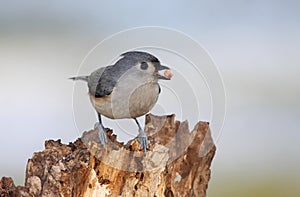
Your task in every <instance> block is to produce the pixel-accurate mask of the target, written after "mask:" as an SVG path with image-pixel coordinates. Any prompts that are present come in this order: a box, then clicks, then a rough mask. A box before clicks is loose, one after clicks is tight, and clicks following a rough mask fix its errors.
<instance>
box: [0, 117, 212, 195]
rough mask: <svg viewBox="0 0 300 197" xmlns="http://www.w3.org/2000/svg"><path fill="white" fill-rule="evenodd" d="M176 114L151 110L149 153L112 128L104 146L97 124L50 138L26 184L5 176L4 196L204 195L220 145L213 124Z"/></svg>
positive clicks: (1, 190)
mask: <svg viewBox="0 0 300 197" xmlns="http://www.w3.org/2000/svg"><path fill="white" fill-rule="evenodd" d="M174 118H175V117H174V115H171V116H162V117H157V116H153V115H147V116H146V126H145V131H146V133H148V134H149V135H150V137H149V150H148V152H147V153H146V154H144V152H143V151H141V150H140V149H139V142H138V139H137V138H136V139H133V140H131V141H129V142H128V143H127V144H126V145H124V144H123V143H120V142H118V141H117V139H116V135H114V134H113V133H112V131H111V130H107V135H108V138H109V139H110V141H109V143H108V144H107V147H106V148H105V149H104V148H102V147H101V146H100V145H99V143H98V137H97V130H91V131H88V132H85V133H84V134H83V136H82V137H81V138H79V139H78V140H76V141H75V142H74V143H69V144H68V145H65V144H62V143H61V142H60V140H57V141H54V140H48V141H46V142H45V150H44V151H42V152H36V153H34V155H33V157H32V158H31V159H29V160H28V163H27V169H26V177H25V186H18V187H15V185H14V183H13V181H12V179H11V178H5V177H3V178H2V179H1V181H0V196H47V197H48V196H64V197H67V196H74V197H77V196H78V197H79V196H80V197H81V196H205V195H206V189H207V186H208V181H209V179H210V165H211V162H212V159H213V157H214V154H215V150H216V147H215V145H214V143H213V140H212V138H211V134H210V130H209V124H208V123H207V122H199V123H198V124H197V125H196V126H195V128H194V129H193V131H192V132H190V131H189V128H188V123H187V122H179V121H175V120H174Z"/></svg>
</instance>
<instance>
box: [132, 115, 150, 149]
mask: <svg viewBox="0 0 300 197" xmlns="http://www.w3.org/2000/svg"><path fill="white" fill-rule="evenodd" d="M134 120H135V122H136V124H137V125H138V127H139V138H140V149H142V148H144V152H145V153H146V152H147V148H149V145H148V137H147V135H146V133H145V131H144V129H142V127H141V125H140V124H139V122H138V121H137V119H136V118H134Z"/></svg>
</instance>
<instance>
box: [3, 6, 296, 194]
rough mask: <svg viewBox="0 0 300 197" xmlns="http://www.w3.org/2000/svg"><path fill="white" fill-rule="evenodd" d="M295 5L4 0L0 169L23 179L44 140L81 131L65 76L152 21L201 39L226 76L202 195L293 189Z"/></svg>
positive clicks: (66, 138) (71, 137)
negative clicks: (222, 114) (100, 48)
mask: <svg viewBox="0 0 300 197" xmlns="http://www.w3.org/2000/svg"><path fill="white" fill-rule="evenodd" d="M299 8H300V3H299V2H298V1H277V0H272V1H271V0H270V1H258V0H257V1H256V0H254V1H234V0H229V1H188V2H187V1H186V2H183V1H143V2H141V1H137V0H132V1H128V2H126V3H125V2H120V1H84V2H83V1H82V2H78V3H74V2H73V1H66V0H63V1H58V0H54V1H51V2H50V1H48V2H43V1H32V0H29V1H26V2H25V1H24V2H21V1H1V3H0V82H1V83H0V90H1V91H0V132H1V138H0V147H1V148H0V155H1V159H0V177H2V176H11V177H13V179H14V180H15V182H16V183H17V184H23V183H24V173H25V167H26V163H27V159H28V158H30V157H31V156H32V154H33V153H34V152H36V151H40V150H43V146H44V144H43V143H44V140H46V139H62V142H64V143H68V142H70V141H74V140H75V139H77V138H78V137H79V134H78V131H77V126H76V124H75V122H74V111H73V105H72V102H73V101H72V100H73V98H72V97H73V85H74V84H73V83H72V82H70V81H68V80H67V78H68V77H70V76H73V75H76V73H77V71H78V68H79V65H80V64H81V62H82V60H83V58H84V57H85V56H86V54H87V53H88V52H89V51H90V50H91V49H92V48H93V47H94V46H95V45H96V44H98V43H99V42H100V41H102V40H103V39H104V38H106V37H107V36H110V35H111V34H113V33H116V32H119V31H122V30H124V29H128V28H132V27H139V26H152V25H154V26H163V27H169V28H173V29H177V30H179V31H181V32H184V33H186V34H188V35H189V36H191V37H192V38H193V39H195V40H197V41H198V42H199V43H200V44H201V45H202V46H204V48H205V49H206V50H207V51H208V52H209V53H210V55H211V57H212V58H213V60H214V62H215V63H216V65H217V66H218V68H219V70H220V74H221V75H222V77H223V80H224V85H225V89H226V96H227V105H226V121H225V125H224V127H223V130H222V134H221V136H220V137H219V138H218V140H217V139H216V144H217V153H216V156H215V158H214V160H213V163H212V168H211V169H212V177H211V181H210V184H209V188H208V195H207V196H209V197H226V196H244V197H247V196H261V197H264V196H273V197H275V196H278V197H279V196H290V197H295V196H299V195H300V188H299V185H300V170H299V166H300V156H299V155H300V145H299V143H300V133H299V129H300V120H299V117H300V103H299V99H300V80H299V74H300V60H299V53H300V36H299V35H300V12H299ZM82 87H83V88H85V86H84V85H82ZM83 91H86V89H85V90H83ZM161 96H163V95H161ZM87 101H88V99H87ZM86 106H89V103H86ZM92 115H94V114H92ZM183 119H184V117H183ZM204 119H205V118H204ZM95 120H96V117H95V119H93V120H92V121H91V122H95ZM92 127H93V125H90V127H88V128H85V129H86V130H89V129H91V128H92Z"/></svg>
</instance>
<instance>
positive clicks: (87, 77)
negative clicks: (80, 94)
mask: <svg viewBox="0 0 300 197" xmlns="http://www.w3.org/2000/svg"><path fill="white" fill-rule="evenodd" d="M69 79H71V80H74V81H77V80H82V81H86V82H88V80H89V76H78V77H70V78H69Z"/></svg>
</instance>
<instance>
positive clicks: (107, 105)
mask: <svg viewBox="0 0 300 197" xmlns="http://www.w3.org/2000/svg"><path fill="white" fill-rule="evenodd" d="M163 71H164V73H162V72H163ZM171 77H172V72H171V70H170V69H169V68H168V67H166V66H163V65H161V64H160V62H159V60H158V59H157V58H156V57H155V56H153V55H151V54H149V53H146V52H142V51H130V52H126V53H123V54H121V59H119V60H118V61H117V62H116V63H115V64H114V65H111V66H107V67H103V68H99V69H97V70H95V71H94V72H92V73H91V74H90V75H89V76H78V77H72V78H70V79H72V80H83V81H86V82H87V83H88V89H89V96H90V100H91V103H92V104H93V106H94V108H95V109H96V111H97V113H98V120H99V123H97V127H98V134H99V138H100V143H101V145H103V146H104V147H105V144H106V143H107V137H106V132H105V129H104V126H103V124H102V121H101V115H103V116H106V117H108V118H111V119H122V118H133V119H134V120H135V122H136V124H137V125H138V128H139V139H140V146H141V148H144V151H145V152H146V150H147V148H148V138H147V135H146V134H145V132H144V130H143V129H142V127H141V126H140V124H139V123H138V121H137V119H136V118H137V117H140V116H143V115H145V114H146V113H148V112H149V111H150V110H151V109H152V107H153V106H154V104H155V103H156V101H157V99H158V95H159V93H160V86H159V84H158V80H159V79H165V80H169V79H171Z"/></svg>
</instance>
